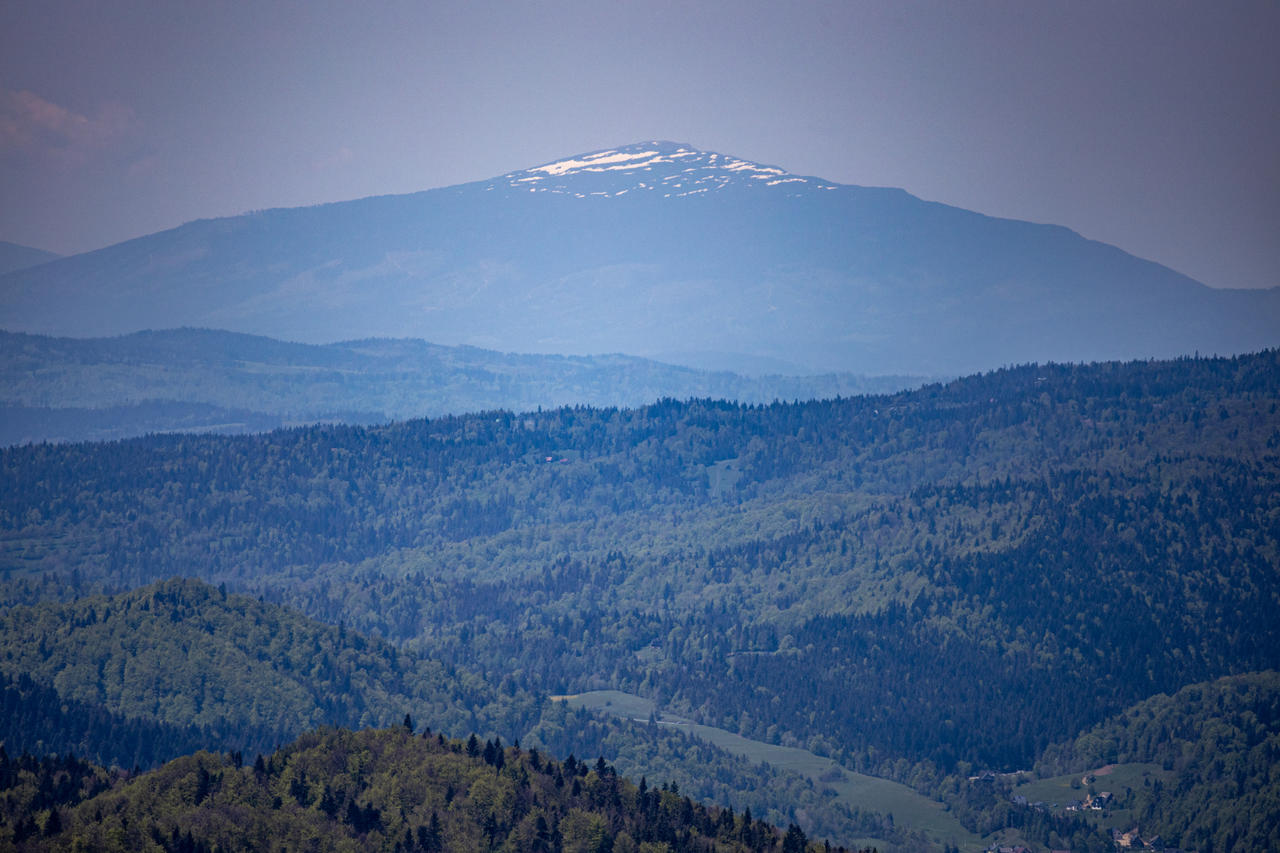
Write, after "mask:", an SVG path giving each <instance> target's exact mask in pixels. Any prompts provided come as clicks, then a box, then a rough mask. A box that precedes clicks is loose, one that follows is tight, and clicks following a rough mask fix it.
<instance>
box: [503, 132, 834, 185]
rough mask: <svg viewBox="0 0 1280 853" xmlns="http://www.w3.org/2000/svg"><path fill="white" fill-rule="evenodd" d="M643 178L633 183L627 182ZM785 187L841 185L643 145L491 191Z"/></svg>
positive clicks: (686, 149) (512, 179)
mask: <svg viewBox="0 0 1280 853" xmlns="http://www.w3.org/2000/svg"><path fill="white" fill-rule="evenodd" d="M629 175H635V176H636V177H641V176H643V178H644V180H642V181H635V182H629V181H627V180H626V177H627V176H629ZM784 184H785V185H786V187H784V188H783V191H786V192H787V194H788V195H799V194H800V191H808V190H814V189H823V190H830V189H836V187H837V186H838V185H836V184H831V183H828V182H826V181H822V180H819V179H817V178H806V177H801V176H799V175H792V174H790V173H789V172H787V171H785V170H784V169H780V168H778V167H777V166H762V165H760V164H759V163H753V162H751V161H750V160H742V159H740V158H737V157H730V156H727V155H724V154H717V153H715V152H713V151H700V150H698V149H696V148H693V147H691V146H689V145H684V144H681V143H676V142H642V143H639V144H637V145H628V146H625V147H623V148H609V149H606V150H604V151H595V152H592V153H589V154H579V155H577V156H575V157H569V158H566V159H564V160H556V161H554V162H551V163H546V164H543V165H541V166H535V167H533V168H532V169H524V170H522V171H519V172H510V173H508V174H506V175H503V176H502V177H501V178H497V179H495V180H494V182H493V183H491V184H490V185H489V187H487V189H494V188H497V187H501V186H506V187H510V188H518V189H521V190H528V191H530V192H550V193H556V194H561V195H572V196H575V197H577V198H584V197H599V196H606V197H610V196H619V195H622V194H624V193H627V192H630V191H632V190H641V191H645V190H647V191H653V190H668V191H669V190H682V192H678V193H671V192H664V193H663V195H664V197H672V196H688V195H694V194H701V193H705V192H710V191H714V190H720V189H724V188H726V187H728V186H731V185H732V186H757V187H758V186H769V187H777V186H780V185H784Z"/></svg>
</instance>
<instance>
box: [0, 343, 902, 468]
mask: <svg viewBox="0 0 1280 853" xmlns="http://www.w3.org/2000/svg"><path fill="white" fill-rule="evenodd" d="M923 382H924V377H908V376H886V377H876V378H870V377H861V376H855V375H852V374H847V373H843V374H826V375H821V376H807V377H786V376H766V377H746V376H741V375H737V374H733V373H727V372H710V371H703V370H695V369H692V368H688V367H677V366H674V365H670V364H663V363H660V362H656V361H649V360H646V359H641V358H633V357H630V356H622V355H603V356H552V355H509V354H504V353H499V352H493V351H491V350H482V349H476V348H474V347H445V346H437V345H434V344H429V343H426V342H425V341H418V340H388V339H382V340H365V341H348V342H345V343H339V344H329V345H326V346H315V345H310V344H295V343H287V342H284V341H277V340H272V339H270V338H263V337H255V336H252V335H243V334H236V333H232V332H219V331H210V330H206V329H174V330H169V331H162V332H137V333H134V334H131V335H125V336H122V337H116V338H94V339H88V340H82V339H77V338H50V337H45V336H41V335H26V334H17V333H10V332H0V445H6V444H22V443H26V442H38V441H78V440H107V439H116V438H125V437H128V436H135V435H144V434H146V433H149V432H175V431H183V432H192V431H200V432H225V433H235V432H258V431H263V430H268V429H273V428H276V427H281V426H290V425H296V424H304V423H316V422H321V421H333V422H342V423H364V424H369V423H382V422H385V421H389V420H394V419H405V418H414V417H424V416H429V417H436V416H439V415H447V414H461V413H464V412H478V411H490V410H494V409H506V410H508V411H517V412H519V411H532V410H535V409H537V408H539V407H542V406H545V407H549V408H550V407H556V406H563V405H573V404H588V405H595V406H638V405H642V404H645V403H649V402H652V401H654V400H657V399H659V398H662V397H673V398H676V399H682V400H683V399H689V398H695V397H699V398H705V397H714V398H718V399H730V400H740V401H742V402H750V403H768V402H772V401H774V400H797V399H800V400H810V399H816V398H821V397H835V396H849V395H852V394H864V393H888V392H892V391H898V390H901V389H903V388H907V387H911V386H913V385H920V384H922V383H923Z"/></svg>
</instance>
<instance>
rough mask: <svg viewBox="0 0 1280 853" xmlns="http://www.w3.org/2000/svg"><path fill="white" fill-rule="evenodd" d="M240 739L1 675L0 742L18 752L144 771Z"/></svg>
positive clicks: (239, 734)
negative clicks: (115, 708)
mask: <svg viewBox="0 0 1280 853" xmlns="http://www.w3.org/2000/svg"><path fill="white" fill-rule="evenodd" d="M242 736H243V735H242V732H240V731H238V730H237V731H235V732H234V733H232V732H228V731H226V730H223V731H217V730H212V729H208V728H204V729H201V728H197V727H195V726H191V725H185V726H184V725H173V724H169V723H162V722H159V721H157V720H155V719H152V718H147V717H125V716H122V715H120V714H117V713H113V712H111V711H108V710H107V709H106V708H105V707H103V706H102V705H99V704H94V703H90V702H81V701H78V700H75V699H68V698H65V697H62V696H59V695H58V693H57V691H56V690H54V689H53V688H51V687H48V686H46V685H43V684H38V683H36V682H35V681H33V680H32V679H31V677H30V676H29V675H27V674H26V673H25V672H23V673H22V674H20V675H19V676H18V677H16V678H12V677H10V676H9V675H7V674H6V673H3V672H0V744H3V745H4V747H5V748H6V749H8V750H11V751H13V752H14V753H18V752H29V753H31V754H33V755H50V754H59V755H65V754H73V755H77V756H80V757H82V758H87V759H88V760H90V761H93V762H95V763H97V764H101V765H104V766H108V767H124V768H130V767H144V768H145V767H154V766H155V765H157V764H160V763H162V762H165V761H169V760H171V759H174V758H177V757H178V756H180V755H185V754H186V753H189V752H194V751H196V750H197V749H201V748H203V747H207V746H210V745H211V744H216V743H221V742H224V741H232V740H237V739H239V738H241V737H242Z"/></svg>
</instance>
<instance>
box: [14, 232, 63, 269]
mask: <svg viewBox="0 0 1280 853" xmlns="http://www.w3.org/2000/svg"><path fill="white" fill-rule="evenodd" d="M60 257H62V256H61V255H55V254H54V253H53V252H46V251H44V250H43V249H33V248H31V247H30V246H20V245H18V244H17V243H6V242H5V241H4V240H0V274H4V273H7V272H13V271H14V270H20V269H26V268H27V267H34V266H36V265H38V264H43V263H46V262H48V261H54V260H57V259H58V258H60Z"/></svg>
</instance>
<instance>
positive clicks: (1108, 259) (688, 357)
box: [0, 142, 1280, 376]
mask: <svg viewBox="0 0 1280 853" xmlns="http://www.w3.org/2000/svg"><path fill="white" fill-rule="evenodd" d="M0 317H3V318H4V320H3V325H4V327H5V328H7V329H8V330H10V331H22V332H35V333H41V334H52V335H70V336H75V337H89V336H103V335H116V334H123V333H128V332H134V331H138V330H141V329H147V328H152V329H156V328H173V327H177V326H198V327H206V328H221V329H230V330H233V331H237V332H248V333H252V334H258V335H266V336H270V337H276V338H284V339H288V340H295V341H306V342H310V343H329V342H332V341H339V340H352V339H361V338H386V337H394V338H420V339H424V340H429V341H433V342H435V343H438V344H445V345H456V344H467V345H472V346H479V347H485V348H490V349H503V350H511V351H518V352H530V353H553V354H580V355H581V354H596V353H609V352H623V353H627V354H630V355H637V356H645V357H650V358H658V359H660V360H664V361H677V362H679V363H684V364H690V365H695V366H713V367H716V368H717V369H732V370H735V371H738V372H757V371H756V367H757V366H758V365H759V364H760V362H761V361H762V360H763V361H764V362H765V364H767V365H768V370H769V371H770V372H785V373H814V372H824V371H851V372H854V373H859V374H871V375H877V374H897V373H909V374H924V375H934V376H939V375H946V376H951V375H956V374H959V373H965V372H970V371H974V370H984V369H991V368H994V367H997V366H999V365H1004V364H1012V363H1019V362H1026V361H1032V360H1035V361H1046V360H1071V361H1082V360H1091V359H1108V358H1135V357H1140V358H1146V357H1152V356H1155V357H1172V356H1177V355H1184V354H1189V353H1192V352H1195V351H1199V352H1203V353H1214V352H1217V353H1235V352H1242V351H1248V350H1255V349H1259V348H1262V347H1267V346H1275V345H1277V344H1280V331H1278V330H1280V289H1271V290H1267V291H1234V292H1231V291H1221V290H1213V289H1211V288H1208V287H1205V286H1204V285H1202V284H1199V283H1197V282H1195V281H1192V280H1191V279H1188V278H1186V277H1185V276H1182V275H1180V274H1178V273H1176V272H1174V271H1172V270H1169V269H1167V268H1165V267H1162V266H1160V265H1158V264H1155V263H1151V262H1149V261H1145V260H1141V259H1138V258H1135V257H1133V256H1131V255H1128V254H1126V253H1124V252H1123V251H1120V250H1119V249H1116V248H1114V247H1112V246H1107V245H1104V244H1101V243H1096V242H1092V241H1089V240H1086V239H1084V238H1082V237H1081V236H1080V235H1078V234H1075V233H1073V232H1071V231H1069V230H1067V229H1065V228H1060V227H1054V226H1047V225H1036V224H1031V223H1027V222H1018V221H1013V220H1005V219H993V218H990V217H986V216H983V215H980V214H978V213H973V212H970V211H966V210H961V209H958V208H954V207H948V206H946V205H941V204H935V203H929V202H925V201H922V200H920V199H918V198H915V197H913V196H911V195H909V194H908V193H906V192H903V191H901V190H895V189H878V188H868V187H858V186H846V185H839V184H835V183H832V182H830V181H825V180H821V179H817V178H808V177H801V176H797V175H792V174H789V173H787V172H785V171H784V170H783V169H780V168H778V167H773V166H764V165H760V164H757V163H752V162H749V161H746V160H742V159H740V158H736V157H732V156H727V155H723V154H718V153H715V152H709V151H701V150H697V149H695V148H693V147H691V146H688V145H683V144H678V143H670V142H646V143H640V144H637V145H630V146H626V147H623V148H617V149H610V150H607V151H598V152H594V153H591V154H583V155H578V156H575V157H570V158H567V159H564V160H560V161H557V162H553V163H548V164H545V165H542V166H537V167H534V168H531V169H526V170H523V171H517V172H512V173H510V174H507V175H504V176H501V177H498V178H494V179H491V180H486V181H478V182H475V183H470V184H463V185H460V186H455V187H447V188H443V189H435V190H429V191H426V192H420V193H415V194H411V195H401V196H386V197H379V198H368V199H363V200H359V201H351V202H344V203H340V204H329V205H322V206H318V207H309V208H301V209H293V210H269V211H260V212H255V213H251V214H245V215H242V216H236V217H230V218H225V219H217V220H202V221H197V222H192V223H188V224H186V225H183V226H181V227H179V228H175V229H173V230H170V231H165V232H161V233H157V234H153V235H150V236H146V237H142V238H139V239H136V240H131V241H128V242H125V243H121V244H118V245H115V246H111V247H108V248H105V249H102V250H99V251H95V252H89V253H86V254H82V255H77V256H74V257H70V258H65V259H61V260H57V261H54V262H52V263H45V264H42V265H40V266H38V267H33V268H30V269H26V270H19V271H16V272H12V273H9V274H8V275H5V276H2V277H0ZM779 363H783V364H787V365H791V367H789V368H786V369H783V370H779V368H778V365H779Z"/></svg>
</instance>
